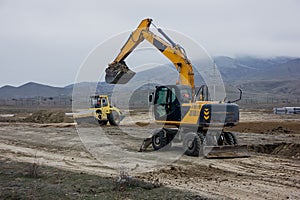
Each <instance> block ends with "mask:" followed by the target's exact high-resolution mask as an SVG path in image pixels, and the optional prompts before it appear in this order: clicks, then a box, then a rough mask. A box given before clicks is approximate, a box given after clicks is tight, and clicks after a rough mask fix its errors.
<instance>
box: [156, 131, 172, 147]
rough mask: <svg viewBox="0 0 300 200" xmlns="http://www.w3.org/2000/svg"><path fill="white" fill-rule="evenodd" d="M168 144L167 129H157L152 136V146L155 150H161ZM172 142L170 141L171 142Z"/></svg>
mask: <svg viewBox="0 0 300 200" xmlns="http://www.w3.org/2000/svg"><path fill="white" fill-rule="evenodd" d="M167 144H168V138H167V137H166V132H165V130H163V129H161V130H157V131H156V132H155V133H154V134H153V136H152V147H153V149H154V150H156V151H157V150H159V149H162V148H163V147H165V146H166V145H167ZM169 144H170V143H169Z"/></svg>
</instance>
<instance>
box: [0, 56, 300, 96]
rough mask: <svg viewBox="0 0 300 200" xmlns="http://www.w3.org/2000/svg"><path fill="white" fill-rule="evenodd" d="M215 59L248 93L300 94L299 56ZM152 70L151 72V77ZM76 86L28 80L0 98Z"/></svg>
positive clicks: (107, 88) (227, 79)
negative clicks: (62, 85)
mask: <svg viewBox="0 0 300 200" xmlns="http://www.w3.org/2000/svg"><path fill="white" fill-rule="evenodd" d="M214 61H215V63H216V65H217V67H218V69H219V71H220V73H221V75H222V79H223V81H224V83H225V84H226V85H232V86H239V87H241V88H242V89H243V90H244V91H246V93H247V92H248V93H256V94H262V95H263V94H266V93H268V94H274V95H287V94H288V95H295V96H300V87H299V86H300V58H291V57H275V58H255V57H237V58H231V57H225V56H219V57H215V58H214ZM170 69H171V68H170ZM171 71H172V70H171ZM171 73H172V76H169V72H166V68H161V69H159V70H157V69H155V70H154V69H152V70H149V71H147V72H146V73H144V74H143V73H140V74H139V75H138V76H137V78H138V79H140V80H143V79H148V80H149V79H150V80H151V79H153V80H154V79H156V80H160V79H165V81H166V82H168V83H169V84H173V82H174V70H173V72H171ZM149 74H151V76H150V77H149ZM166 74H168V75H166ZM175 76H176V75H175ZM145 77H147V78H145ZM95 85H96V86H95ZM73 87H74V84H71V85H68V86H66V87H52V86H48V85H43V84H38V83H34V82H29V83H26V84H24V85H22V86H19V87H13V86H4V87H1V88H0V99H11V98H16V99H17V98H34V97H38V96H41V97H57V96H65V97H66V96H69V97H71V96H72V92H73ZM76 87H77V88H78V87H80V88H82V89H83V90H84V89H85V88H90V87H96V88H97V89H96V93H97V92H99V93H105V94H109V93H111V92H112V90H113V87H114V86H113V85H109V84H106V83H103V82H100V83H98V84H96V83H88V82H83V83H77V84H76Z"/></svg>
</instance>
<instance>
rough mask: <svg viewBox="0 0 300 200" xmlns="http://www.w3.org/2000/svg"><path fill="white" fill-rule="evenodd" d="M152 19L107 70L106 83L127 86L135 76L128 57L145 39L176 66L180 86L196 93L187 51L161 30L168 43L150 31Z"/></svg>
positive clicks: (147, 21)
mask: <svg viewBox="0 0 300 200" xmlns="http://www.w3.org/2000/svg"><path fill="white" fill-rule="evenodd" d="M151 22H152V19H144V20H142V22H141V23H140V24H139V26H138V27H137V29H136V30H134V31H133V32H132V33H131V35H130V37H129V38H128V40H127V42H126V43H125V44H124V46H123V47H122V48H121V51H120V53H119V54H118V55H117V57H116V58H115V60H114V61H113V62H112V63H110V64H109V67H108V68H106V76H105V81H106V82H107V83H111V84H126V83H127V82H128V81H129V80H130V79H131V78H132V77H133V76H134V75H135V72H133V71H131V70H130V69H129V68H128V67H127V65H126V63H125V59H126V57H127V56H128V55H129V54H130V53H131V52H132V51H133V50H134V49H135V48H136V47H137V46H138V45H139V44H140V43H141V42H143V41H144V40H145V39H146V40H147V41H148V42H149V43H150V44H152V45H153V46H155V47H156V48H157V49H158V50H159V51H160V52H161V53H162V54H164V55H165V56H166V57H167V58H168V59H169V60H170V61H171V62H172V63H173V64H174V66H175V68H176V69H177V71H178V72H179V75H180V84H181V85H188V86H190V87H191V88H192V91H194V88H195V86H194V72H193V66H192V64H191V62H190V61H189V59H188V58H187V56H186V54H185V51H184V50H183V49H182V47H180V46H179V45H177V44H175V43H174V42H173V41H172V40H171V39H170V38H169V37H168V36H167V35H166V34H165V33H164V32H163V31H162V30H161V29H159V28H158V32H160V33H161V34H162V36H163V37H164V38H165V39H166V40H167V41H168V42H167V41H165V40H164V39H163V38H161V37H159V36H157V35H156V34H154V33H153V32H151V31H150V30H149V27H150V25H151Z"/></svg>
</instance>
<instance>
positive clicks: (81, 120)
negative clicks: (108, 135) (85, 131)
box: [73, 111, 99, 125]
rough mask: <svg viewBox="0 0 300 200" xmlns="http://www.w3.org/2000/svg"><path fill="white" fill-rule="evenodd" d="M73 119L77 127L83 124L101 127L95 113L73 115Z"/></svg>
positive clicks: (87, 112)
mask: <svg viewBox="0 0 300 200" xmlns="http://www.w3.org/2000/svg"><path fill="white" fill-rule="evenodd" d="M73 118H74V120H75V121H76V123H77V125H83V124H94V125H99V123H98V121H97V119H96V118H95V116H94V114H93V112H91V111H86V112H81V113H76V114H74V115H73Z"/></svg>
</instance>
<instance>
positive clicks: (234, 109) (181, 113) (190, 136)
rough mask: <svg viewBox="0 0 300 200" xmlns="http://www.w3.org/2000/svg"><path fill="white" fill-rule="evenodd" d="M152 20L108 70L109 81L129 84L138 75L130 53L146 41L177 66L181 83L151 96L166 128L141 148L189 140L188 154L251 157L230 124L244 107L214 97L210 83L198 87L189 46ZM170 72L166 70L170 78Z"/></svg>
mask: <svg viewBox="0 0 300 200" xmlns="http://www.w3.org/2000/svg"><path fill="white" fill-rule="evenodd" d="M151 24H153V23H152V19H144V20H142V21H141V23H140V24H139V26H138V27H137V29H136V30H134V31H133V32H132V33H131V35H130V37H129V38H128V40H127V42H126V43H125V44H124V46H123V47H122V49H121V51H120V53H119V54H118V55H117V57H116V58H115V60H114V61H113V62H112V63H110V64H109V65H108V67H107V68H106V76H105V81H106V82H107V83H110V84H126V83H127V82H128V81H130V79H131V78H132V77H133V76H134V75H135V72H133V71H132V70H130V69H129V68H128V66H127V65H126V63H125V59H126V57H127V56H128V55H129V54H130V53H131V52H132V51H133V50H134V49H135V48H136V47H137V46H138V45H139V44H140V43H141V42H143V41H144V40H147V41H148V42H149V43H150V44H152V45H153V46H154V47H156V48H157V49H158V50H159V51H160V52H161V53H162V54H163V55H165V56H166V57H167V58H168V59H169V60H170V61H171V62H172V63H173V64H174V66H175V68H176V70H177V71H178V73H179V82H178V81H177V82H178V83H177V84H176V85H162V86H157V87H156V90H155V92H154V93H153V94H152V95H150V96H149V100H150V102H152V103H153V112H154V116H155V121H156V123H159V124H163V128H161V129H157V130H155V131H154V132H153V133H152V134H151V136H150V137H149V138H146V139H145V140H144V142H143V144H142V146H141V147H140V151H145V150H146V148H147V147H149V146H150V145H151V144H152V147H153V148H154V150H160V149H165V148H169V147H170V146H171V143H172V142H175V141H180V142H183V147H184V152H185V154H186V155H190V156H199V155H204V156H206V157H207V158H223V157H245V156H248V152H247V150H246V146H242V145H237V138H236V136H235V135H234V134H233V133H231V132H226V131H224V130H223V129H224V127H228V126H234V125H236V124H237V123H238V122H239V107H238V105H237V104H235V103H234V102H236V101H238V100H240V99H241V96H242V91H241V90H240V98H239V99H237V100H235V101H233V102H224V101H211V100H210V97H209V96H210V95H209V91H208V87H207V86H206V85H203V86H201V87H198V88H197V89H196V87H195V84H194V71H193V65H192V63H191V61H190V60H189V59H188V57H187V55H186V52H185V50H184V49H183V48H182V47H181V46H180V45H178V44H176V43H174V42H173V41H172V40H171V38H170V37H169V36H167V34H166V33H164V32H163V31H162V29H160V28H157V27H156V26H154V27H155V28H156V29H157V31H158V32H159V33H160V34H161V35H162V36H163V38H164V39H163V38H162V37H159V36H158V35H156V34H154V33H153V32H152V31H151V30H150V25H151ZM167 75H168V74H166V76H167Z"/></svg>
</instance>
